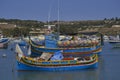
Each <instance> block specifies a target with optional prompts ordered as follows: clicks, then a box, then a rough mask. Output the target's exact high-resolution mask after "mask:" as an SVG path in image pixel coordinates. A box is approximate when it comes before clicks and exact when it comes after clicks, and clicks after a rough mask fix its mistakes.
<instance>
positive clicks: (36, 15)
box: [0, 0, 120, 21]
mask: <svg viewBox="0 0 120 80" xmlns="http://www.w3.org/2000/svg"><path fill="white" fill-rule="evenodd" d="M58 11H59V17H58ZM112 17H119V18H120V0H59V8H58V0H0V18H5V19H21V20H38V21H48V20H50V21H52V20H58V19H59V20H63V21H73V20H99V19H104V18H112Z"/></svg>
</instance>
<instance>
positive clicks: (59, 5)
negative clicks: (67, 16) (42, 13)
mask: <svg viewBox="0 0 120 80" xmlns="http://www.w3.org/2000/svg"><path fill="white" fill-rule="evenodd" d="M59 20H60V0H58V21H57V22H58V28H57V31H58V35H59V34H60V30H59V29H60V23H59Z"/></svg>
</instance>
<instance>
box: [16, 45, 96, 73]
mask: <svg viewBox="0 0 120 80" xmlns="http://www.w3.org/2000/svg"><path fill="white" fill-rule="evenodd" d="M16 53H17V56H16V59H17V70H37V71H64V70H80V69H87V68H96V67H97V66H98V56H97V54H92V53H91V55H87V56H86V55H85V56H84V55H79V56H71V55H69V56H64V55H63V54H62V53H63V51H62V50H60V51H57V52H55V53H54V54H51V53H46V52H43V53H42V55H41V56H39V57H34V58H32V57H29V56H25V55H24V54H23V51H22V49H21V48H20V46H19V45H18V44H17V45H16Z"/></svg>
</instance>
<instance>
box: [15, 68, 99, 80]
mask: <svg viewBox="0 0 120 80" xmlns="http://www.w3.org/2000/svg"><path fill="white" fill-rule="evenodd" d="M98 75H99V73H98V71H97V70H96V69H88V70H79V71H64V72H38V71H33V72H32V71H22V72H21V71H19V72H17V78H18V80H85V79H89V80H98Z"/></svg>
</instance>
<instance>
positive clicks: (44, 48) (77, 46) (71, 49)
mask: <svg viewBox="0 0 120 80" xmlns="http://www.w3.org/2000/svg"><path fill="white" fill-rule="evenodd" d="M42 42H43V43H41V44H38V43H36V42H34V41H32V40H31V39H30V45H31V47H32V54H31V55H32V56H39V55H41V52H50V53H54V52H57V51H60V50H63V54H64V55H67V54H68V55H69V54H74V55H75V54H83V53H84V54H91V53H98V54H100V53H101V51H102V46H101V41H100V40H99V39H96V40H91V39H86V40H78V39H76V40H65V41H60V40H59V36H57V35H54V34H49V35H46V36H45V40H44V41H42Z"/></svg>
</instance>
